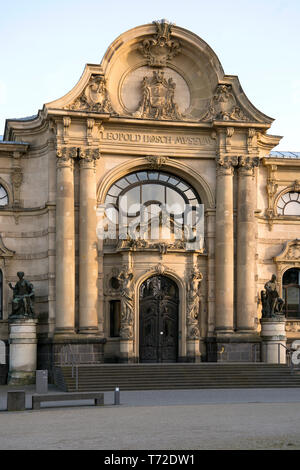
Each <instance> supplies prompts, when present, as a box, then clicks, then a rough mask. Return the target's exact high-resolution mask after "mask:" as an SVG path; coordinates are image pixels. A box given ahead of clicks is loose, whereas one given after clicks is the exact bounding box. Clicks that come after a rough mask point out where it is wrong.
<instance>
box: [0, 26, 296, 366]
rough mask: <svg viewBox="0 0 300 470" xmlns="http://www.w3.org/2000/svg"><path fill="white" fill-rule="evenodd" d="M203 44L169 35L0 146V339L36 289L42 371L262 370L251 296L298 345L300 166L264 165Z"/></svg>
mask: <svg viewBox="0 0 300 470" xmlns="http://www.w3.org/2000/svg"><path fill="white" fill-rule="evenodd" d="M272 122H273V119H272V118H270V117H268V116H266V115H265V114H263V113H262V112H261V111H259V110H258V109H257V108H256V107H254V106H253V105H252V103H251V102H250V101H249V99H248V98H247V97H246V95H245V93H244V92H243V90H242V87H241V85H240V83H239V80H238V77H237V76H233V75H226V74H225V73H224V71H223V68H222V65H221V63H220V61H219V59H218V58H217V56H216V54H215V53H214V52H213V51H212V49H211V48H210V47H209V46H208V45H207V44H206V43H205V42H204V41H203V40H202V39H200V38H199V37H198V36H197V35H195V34H194V33H192V32H190V31H187V30H185V29H183V28H180V27H178V26H175V25H172V24H170V23H168V22H166V21H165V20H162V21H158V22H153V23H152V24H147V25H143V26H138V27H136V28H134V29H131V30H130V31H127V32H126V33H124V34H122V35H121V36H119V37H118V38H117V39H116V40H115V41H114V42H113V43H112V44H111V46H110V47H109V48H108V50H107V52H106V54H105V55H104V58H103V60H102V62H101V64H87V65H86V67H85V69H84V72H83V74H82V76H81V78H80V80H79V81H78V83H77V84H76V85H75V87H74V88H73V89H72V90H71V91H70V92H69V93H67V94H66V95H65V96H63V97H62V98H59V99H57V100H56V101H53V102H51V103H47V104H45V105H44V106H43V108H42V109H41V110H40V111H39V112H38V114H37V115H36V116H32V117H30V118H23V119H8V120H7V121H6V126H5V133H4V137H3V141H0V218H1V232H0V235H1V237H0V269H1V270H0V286H1V298H0V304H1V306H0V309H1V310H0V339H2V340H4V341H5V342H6V343H8V338H9V316H10V315H11V311H12V291H11V289H10V287H9V283H15V282H16V281H17V272H19V271H23V272H24V273H25V278H26V279H27V280H29V281H30V283H32V284H33V286H34V294H35V300H34V312H35V315H36V318H37V320H38V323H37V340H38V368H44V367H51V364H54V363H59V362H60V361H61V360H62V357H63V356H64V354H65V353H66V351H68V353H69V354H71V355H72V357H74V358H75V359H76V361H77V362H78V363H90V362H179V361H181V362H198V361H248V362H255V361H260V360H261V335H260V328H261V326H260V318H261V294H260V292H261V291H262V290H263V289H264V285H265V284H266V282H267V281H268V280H270V278H271V276H272V275H273V274H275V275H276V276H277V287H278V292H279V294H280V296H281V297H282V298H283V300H284V306H283V311H284V313H285V314H286V332H287V338H288V344H289V343H291V342H292V341H293V340H294V339H298V338H299V339H300V301H299V298H300V295H299V292H300V290H299V289H300V287H299V284H300V240H299V239H300V236H299V234H300V154H297V153H289V152H283V153H281V152H274V151H272V149H273V148H274V147H276V146H277V145H278V143H279V142H280V139H281V137H280V136H276V135H271V134H269V133H268V130H269V129H270V127H271V125H272Z"/></svg>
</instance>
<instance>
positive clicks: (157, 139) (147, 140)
mask: <svg viewBox="0 0 300 470" xmlns="http://www.w3.org/2000/svg"><path fill="white" fill-rule="evenodd" d="M100 136H101V141H102V142H104V143H105V142H116V143H119V142H120V143H123V142H124V143H127V144H128V143H131V144H150V145H157V144H158V145H165V144H168V145H174V146H182V145H183V146H190V147H200V146H214V145H215V142H214V140H213V139H212V137H211V136H210V135H200V136H192V135H179V136H176V135H169V134H165V135H163V134H142V133H139V134H137V133H131V132H117V131H104V130H103V128H102V129H101V130H100Z"/></svg>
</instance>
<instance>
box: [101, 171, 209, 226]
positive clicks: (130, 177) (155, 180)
mask: <svg viewBox="0 0 300 470" xmlns="http://www.w3.org/2000/svg"><path fill="white" fill-rule="evenodd" d="M142 174H146V175H147V177H146V178H142V177H141V176H140V175H142ZM155 175H158V176H157V177H155ZM163 177H164V178H166V179H163ZM134 178H136V180H134ZM160 178H161V179H160ZM171 180H173V181H174V182H175V183H176V184H175V183H173V182H171ZM124 182H125V183H127V184H126V186H124V187H122V184H123V183H124ZM151 184H153V185H158V186H162V187H164V188H165V190H164V191H165V195H164V198H165V200H167V188H170V189H172V190H173V191H175V192H177V193H178V194H179V195H180V196H181V197H182V199H183V200H184V202H185V203H186V204H189V203H191V202H192V203H193V204H201V199H200V196H199V195H198V193H197V192H196V191H195V189H194V188H193V186H192V185H190V184H189V183H188V182H187V181H186V180H184V179H183V178H181V177H179V176H178V175H174V174H172V173H170V172H169V171H162V170H152V169H151V170H149V169H140V170H136V171H134V172H130V173H128V174H127V175H124V176H122V177H121V178H120V179H118V180H117V181H115V182H114V183H113V184H112V185H111V186H110V187H109V189H108V191H107V193H106V196H105V203H106V204H108V205H110V206H111V207H114V208H115V209H119V200H120V197H122V196H123V195H126V193H128V191H129V190H131V189H133V188H135V187H139V188H140V196H139V197H140V199H139V201H138V204H140V203H142V196H141V191H142V186H147V185H151ZM180 185H181V186H184V187H185V189H181V188H180ZM115 188H117V193H116V194H113V191H114V189H115ZM118 190H119V191H118ZM188 193H192V194H193V196H194V197H188V196H187V194H188ZM112 199H114V201H113V200H112ZM158 202H159V201H156V200H148V201H146V203H145V206H147V205H149V204H152V203H153V204H156V203H158ZM138 215H139V212H137V213H136V214H134V215H132V216H130V215H129V216H128V215H127V216H128V217H136V216H138ZM178 216H179V217H180V216H182V214H179V215H178ZM175 218H176V216H175Z"/></svg>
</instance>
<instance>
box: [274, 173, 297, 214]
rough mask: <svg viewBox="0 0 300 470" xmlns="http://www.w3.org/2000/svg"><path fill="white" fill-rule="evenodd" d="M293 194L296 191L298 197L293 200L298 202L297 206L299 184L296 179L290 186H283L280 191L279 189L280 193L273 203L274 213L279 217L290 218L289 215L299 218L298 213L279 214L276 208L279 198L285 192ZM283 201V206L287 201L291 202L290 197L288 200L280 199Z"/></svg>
mask: <svg viewBox="0 0 300 470" xmlns="http://www.w3.org/2000/svg"><path fill="white" fill-rule="evenodd" d="M289 193H291V194H295V193H297V194H298V197H297V200H295V202H298V204H299V206H300V184H299V182H298V181H295V182H294V184H293V185H292V186H288V187H286V188H284V189H283V190H282V191H280V193H279V194H278V195H277V197H276V199H275V203H274V209H275V214H276V216H277V217H280V218H291V217H297V218H299V219H300V214H280V213H279V211H278V209H279V207H278V204H279V203H280V201H281V199H282V198H283V197H284V196H285V195H286V194H289ZM282 201H283V203H284V207H283V208H285V206H286V205H287V204H289V202H292V200H291V199H290V201H287V202H286V201H284V199H282Z"/></svg>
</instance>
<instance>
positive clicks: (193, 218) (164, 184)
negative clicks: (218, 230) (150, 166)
mask: <svg viewBox="0 0 300 470" xmlns="http://www.w3.org/2000/svg"><path fill="white" fill-rule="evenodd" d="M105 213H106V217H107V218H108V220H109V224H108V225H111V224H112V225H114V226H117V227H118V230H119V235H117V237H119V239H124V238H126V237H128V236H129V238H130V239H138V240H142V239H143V240H148V241H149V240H158V239H159V240H162V239H164V240H167V239H169V240H173V241H174V239H176V240H177V241H178V240H182V241H183V240H185V241H186V242H189V243H190V242H193V243H194V242H195V241H199V240H200V237H201V236H202V235H203V205H202V204H201V200H200V197H199V196H198V194H197V193H196V191H195V190H194V189H193V187H192V186H191V185H190V184H189V183H187V182H186V181H184V180H182V179H181V178H180V177H178V176H175V175H173V174H170V173H167V172H165V171H155V170H143V171H142V170H140V171H136V172H134V173H130V174H128V175H126V176H124V177H123V178H120V179H119V180H118V181H116V182H115V183H114V184H113V185H112V186H111V187H110V189H109V190H108V193H107V195H106V199H105ZM200 227H201V228H200ZM110 229H111V227H110V228H109V230H110ZM200 232H201V234H200ZM199 234H200V236H199ZM112 238H113V237H112ZM178 243H179V242H178ZM199 243H200V241H199ZM201 243H202V242H201ZM201 243H200V245H201ZM200 245H199V246H200ZM191 249H192V248H191ZM194 249H196V248H194Z"/></svg>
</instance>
